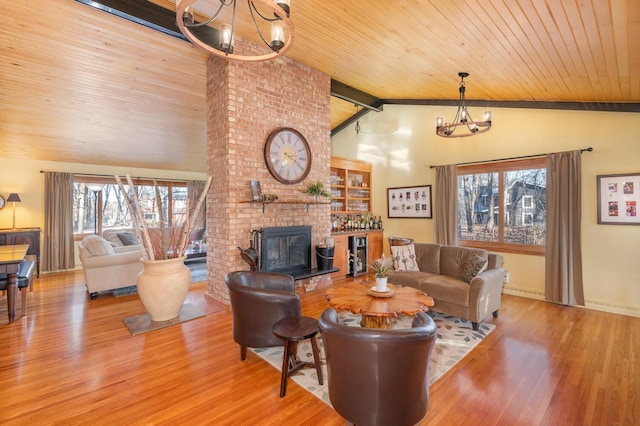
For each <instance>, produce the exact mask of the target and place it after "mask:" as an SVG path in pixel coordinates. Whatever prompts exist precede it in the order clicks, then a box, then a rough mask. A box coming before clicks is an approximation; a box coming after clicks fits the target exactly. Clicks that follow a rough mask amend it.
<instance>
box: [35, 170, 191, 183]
mask: <svg viewBox="0 0 640 426" xmlns="http://www.w3.org/2000/svg"><path fill="white" fill-rule="evenodd" d="M40 173H60V172H51V171H47V170H40ZM64 173H69V172H64ZM71 173H73V172H71ZM73 174H74V175H75V176H84V177H102V178H113V179H115V178H114V176H115V174H113V175H101V174H97V173H73ZM125 174H126V173H125ZM131 179H142V180H161V181H168V182H189V181H188V180H187V179H171V178H152V177H141V176H131Z"/></svg>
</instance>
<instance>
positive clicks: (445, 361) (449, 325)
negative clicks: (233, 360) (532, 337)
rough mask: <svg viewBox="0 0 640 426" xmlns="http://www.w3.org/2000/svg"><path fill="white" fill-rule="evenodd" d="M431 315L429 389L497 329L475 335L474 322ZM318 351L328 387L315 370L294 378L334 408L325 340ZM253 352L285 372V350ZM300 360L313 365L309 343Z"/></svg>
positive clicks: (350, 317) (401, 323)
mask: <svg viewBox="0 0 640 426" xmlns="http://www.w3.org/2000/svg"><path fill="white" fill-rule="evenodd" d="M429 315H431V317H432V318H433V320H434V321H435V323H436V326H437V327H438V333H437V339H436V343H435V346H434V347H433V352H432V353H431V364H430V365H429V385H431V384H432V383H433V382H435V381H436V380H438V379H439V378H440V377H442V375H443V374H444V373H446V372H447V371H448V370H449V369H450V368H451V367H453V366H454V365H455V364H456V363H457V362H458V361H460V360H461V359H462V358H464V357H465V356H466V355H467V354H468V353H469V352H471V350H472V349H473V348H474V347H475V346H476V345H477V344H478V343H480V342H481V341H482V339H484V338H485V337H486V336H487V335H488V334H489V333H491V332H492V331H493V329H494V328H495V325H493V324H487V323H480V326H479V330H478V331H474V330H473V328H472V326H471V322H470V321H466V320H462V319H460V318H456V317H451V316H448V315H443V314H439V313H437V312H430V313H429ZM338 316H339V318H340V322H341V323H343V324H345V325H350V326H356V327H359V326H360V315H355V314H351V313H349V312H341V313H339V314H338ZM411 321H412V318H411V317H409V316H405V315H402V316H400V317H399V318H398V321H397V323H396V324H395V326H394V328H410V327H411ZM318 347H319V349H320V363H321V364H322V374H323V376H324V378H325V380H324V383H325V384H324V385H323V386H321V385H319V384H318V375H317V373H316V370H315V369H314V368H303V369H301V370H299V371H298V372H296V373H295V374H294V375H293V376H291V379H292V380H294V381H295V382H296V383H297V384H299V385H300V386H302V387H303V388H305V389H306V390H307V391H309V392H311V393H312V394H313V395H315V396H316V397H318V398H320V399H321V400H322V401H324V402H325V403H327V404H329V405H331V403H330V402H329V393H328V389H327V366H326V360H325V356H324V346H323V343H322V339H321V338H319V339H318ZM252 350H253V352H255V353H256V354H257V355H258V356H260V357H261V358H263V359H265V360H266V361H267V362H268V363H269V364H271V365H272V366H274V367H275V368H277V369H278V371H280V370H281V368H282V352H283V348H282V347H276V348H258V349H252ZM298 357H299V358H300V359H301V360H303V361H313V353H312V352H311V344H310V343H309V340H308V339H307V340H304V341H303V342H301V343H299V344H298Z"/></svg>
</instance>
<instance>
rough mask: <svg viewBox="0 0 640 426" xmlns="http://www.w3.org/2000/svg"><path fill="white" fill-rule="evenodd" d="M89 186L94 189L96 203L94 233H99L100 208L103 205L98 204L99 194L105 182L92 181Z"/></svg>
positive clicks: (94, 207) (94, 205)
mask: <svg viewBox="0 0 640 426" xmlns="http://www.w3.org/2000/svg"><path fill="white" fill-rule="evenodd" d="M87 188H89V189H90V190H91V191H93V195H94V196H95V199H94V204H93V233H94V234H96V235H97V234H98V209H99V208H100V207H101V206H99V205H98V204H99V202H98V195H99V194H100V192H101V191H102V189H103V188H104V184H102V183H90V184H88V185H87Z"/></svg>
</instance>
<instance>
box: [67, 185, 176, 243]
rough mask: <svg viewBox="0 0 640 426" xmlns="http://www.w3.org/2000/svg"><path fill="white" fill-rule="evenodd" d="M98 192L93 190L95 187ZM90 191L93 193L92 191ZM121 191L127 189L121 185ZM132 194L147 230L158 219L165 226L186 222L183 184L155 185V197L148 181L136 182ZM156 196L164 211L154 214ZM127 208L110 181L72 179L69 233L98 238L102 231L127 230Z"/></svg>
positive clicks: (126, 186) (155, 210)
mask: <svg viewBox="0 0 640 426" xmlns="http://www.w3.org/2000/svg"><path fill="white" fill-rule="evenodd" d="M95 184H99V185H98V186H102V189H99V190H96V189H97V188H98V186H94V185H95ZM92 188H93V189H92ZM125 188H126V189H127V190H130V189H129V186H128V185H126V184H125ZM134 190H135V191H136V194H137V195H138V199H139V200H140V209H141V212H142V216H143V219H144V221H145V222H146V224H147V226H149V227H155V226H158V225H159V224H160V219H161V218H162V219H163V220H164V222H165V225H166V226H172V225H173V224H181V223H184V221H185V220H186V216H187V215H186V209H187V199H188V196H187V186H186V182H178V181H158V194H156V188H155V186H154V184H153V182H152V181H150V180H142V179H137V180H136V181H135V182H134ZM156 196H159V197H160V199H161V200H162V206H163V209H164V211H158V207H157V206H158V204H157V203H156ZM132 226H133V225H132V223H131V216H130V215H129V208H128V206H127V202H126V199H125V197H124V196H123V194H122V192H121V191H120V187H119V186H118V184H117V183H116V182H115V179H112V178H102V177H92V176H87V177H83V176H76V178H75V182H74V206H73V232H74V234H76V235H79V236H81V235H85V234H91V233H94V232H95V233H97V234H102V231H103V230H105V229H124V228H131V227H132Z"/></svg>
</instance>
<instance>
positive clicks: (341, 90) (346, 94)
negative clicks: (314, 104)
mask: <svg viewBox="0 0 640 426" xmlns="http://www.w3.org/2000/svg"><path fill="white" fill-rule="evenodd" d="M331 96H333V97H336V98H339V99H342V100H344V101H347V102H351V103H352V104H354V105H358V106H361V107H363V108H367V109H370V110H373V111H375V112H380V111H382V100H381V99H380V98H376V97H375V96H373V95H370V94H368V93H366V92H363V91H362V90H358V89H356V88H355V87H351V86H347V85H346V84H344V83H340V82H339V81H337V80H334V79H331Z"/></svg>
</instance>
